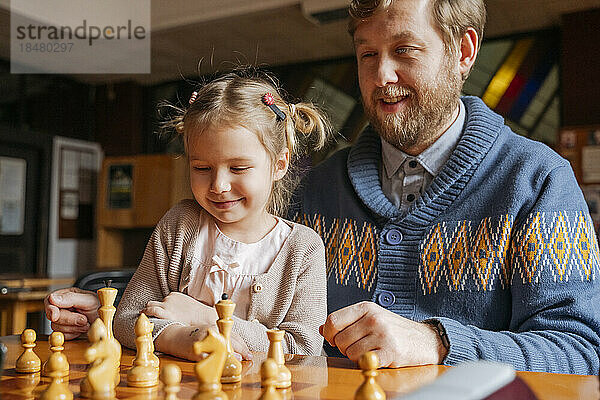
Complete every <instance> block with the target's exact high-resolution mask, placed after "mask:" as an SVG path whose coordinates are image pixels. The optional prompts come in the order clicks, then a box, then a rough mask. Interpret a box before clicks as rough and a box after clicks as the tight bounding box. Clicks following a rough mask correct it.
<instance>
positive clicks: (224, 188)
mask: <svg viewBox="0 0 600 400" xmlns="http://www.w3.org/2000/svg"><path fill="white" fill-rule="evenodd" d="M223 175H224V174H220V173H217V174H215V176H214V178H213V180H212V182H211V185H210V190H211V191H212V192H213V193H224V192H228V191H230V190H231V183H230V182H229V179H227V177H226V176H223Z"/></svg>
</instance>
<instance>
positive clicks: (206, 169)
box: [192, 167, 210, 172]
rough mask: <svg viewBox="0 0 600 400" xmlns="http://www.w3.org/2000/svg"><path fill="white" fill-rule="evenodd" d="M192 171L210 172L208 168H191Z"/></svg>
mask: <svg viewBox="0 0 600 400" xmlns="http://www.w3.org/2000/svg"><path fill="white" fill-rule="evenodd" d="M192 168H193V169H194V171H198V172H207V171H210V168H209V167H192Z"/></svg>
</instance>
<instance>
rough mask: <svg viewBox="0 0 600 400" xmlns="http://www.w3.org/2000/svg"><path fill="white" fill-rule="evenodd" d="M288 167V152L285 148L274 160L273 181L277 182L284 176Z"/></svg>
mask: <svg viewBox="0 0 600 400" xmlns="http://www.w3.org/2000/svg"><path fill="white" fill-rule="evenodd" d="M289 166H290V151H289V150H288V148H287V147H286V148H285V149H283V151H282V152H281V153H280V154H279V156H278V157H277V160H275V168H274V171H273V180H274V181H278V180H280V179H281V178H283V177H284V176H285V174H286V173H287V171H288V168H289Z"/></svg>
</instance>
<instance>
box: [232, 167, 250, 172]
mask: <svg viewBox="0 0 600 400" xmlns="http://www.w3.org/2000/svg"><path fill="white" fill-rule="evenodd" d="M249 169H250V167H231V170H232V171H233V172H244V171H247V170H249Z"/></svg>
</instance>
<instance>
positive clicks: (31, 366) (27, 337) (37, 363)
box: [15, 329, 42, 374]
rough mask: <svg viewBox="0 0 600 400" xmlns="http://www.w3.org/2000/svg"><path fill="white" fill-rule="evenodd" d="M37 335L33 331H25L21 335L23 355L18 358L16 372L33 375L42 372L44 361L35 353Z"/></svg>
mask: <svg viewBox="0 0 600 400" xmlns="http://www.w3.org/2000/svg"><path fill="white" fill-rule="evenodd" d="M35 339H36V334H35V331H34V330H33V329H25V330H24V331H23V333H21V346H23V353H21V355H20V356H19V358H17V361H16V363H15V371H16V372H19V373H22V374H33V373H35V372H40V369H41V368H42V360H40V358H39V357H38V355H37V354H35V352H34V351H33V348H34V347H35Z"/></svg>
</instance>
